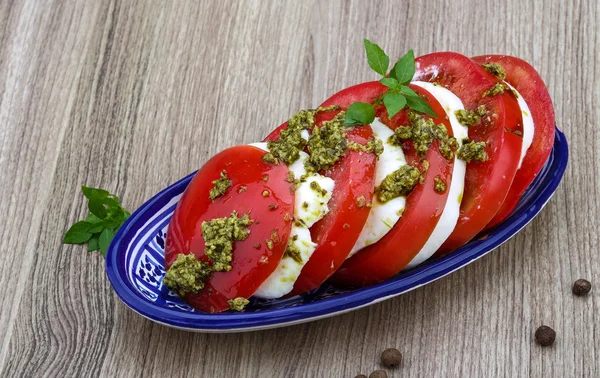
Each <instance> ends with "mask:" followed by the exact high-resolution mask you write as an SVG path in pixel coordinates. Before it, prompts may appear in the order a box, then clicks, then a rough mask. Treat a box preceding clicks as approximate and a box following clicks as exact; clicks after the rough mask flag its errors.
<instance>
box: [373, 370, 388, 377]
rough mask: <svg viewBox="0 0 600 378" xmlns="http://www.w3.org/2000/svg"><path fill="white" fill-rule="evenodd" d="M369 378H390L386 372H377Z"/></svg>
mask: <svg viewBox="0 0 600 378" xmlns="http://www.w3.org/2000/svg"><path fill="white" fill-rule="evenodd" d="M369 378H388V375H387V373H386V372H385V370H375V371H374V372H372V373H371V375H369Z"/></svg>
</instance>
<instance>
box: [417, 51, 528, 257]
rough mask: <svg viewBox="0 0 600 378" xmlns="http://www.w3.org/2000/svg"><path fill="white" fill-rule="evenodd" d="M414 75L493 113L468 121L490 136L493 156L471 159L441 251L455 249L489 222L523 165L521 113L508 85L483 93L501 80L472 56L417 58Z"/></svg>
mask: <svg viewBox="0 0 600 378" xmlns="http://www.w3.org/2000/svg"><path fill="white" fill-rule="evenodd" d="M415 65H416V68H417V73H416V75H415V80H423V81H429V82H437V83H439V84H441V85H443V86H445V87H446V88H447V89H449V90H450V91H452V92H453V93H454V94H455V95H457V96H458V97H459V98H460V99H461V100H462V102H463V104H464V106H465V109H476V108H477V107H478V106H479V105H485V106H486V108H487V110H488V112H489V114H490V115H491V116H490V117H489V119H488V120H487V121H486V122H482V123H484V124H483V125H482V124H480V125H477V126H471V127H469V138H470V139H471V140H474V141H477V142H480V141H483V142H486V145H487V147H486V152H487V154H488V160H487V161H485V162H470V163H468V164H467V173H466V178H465V191H464V195H463V200H462V204H461V210H460V216H459V220H458V223H457V225H456V227H455V229H454V231H453V232H452V234H451V235H450V237H449V238H448V240H446V242H445V243H444V244H443V245H442V247H441V248H440V250H439V251H438V254H444V253H448V252H451V251H453V250H454V249H456V248H458V247H460V246H462V245H463V244H465V243H466V242H468V241H469V240H471V239H472V238H473V237H474V236H475V235H477V233H479V232H480V231H481V230H483V228H484V227H485V226H486V225H487V224H488V223H489V222H490V220H491V219H492V218H493V217H494V216H495V215H496V213H497V212H498V210H499V209H500V206H501V205H502V203H503V202H504V199H505V198H506V195H507V193H508V190H509V188H510V185H511V183H512V180H513V178H514V177H515V173H516V171H517V168H518V165H519V158H520V153H521V144H522V138H521V137H519V136H517V135H516V134H515V133H517V134H518V133H519V132H520V133H521V135H522V132H523V130H522V123H523V122H522V118H521V112H520V109H519V105H518V103H517V100H516V99H515V98H514V97H513V95H512V94H511V93H510V92H508V91H506V92H505V93H503V94H499V95H496V96H491V97H489V96H488V97H483V93H484V92H485V91H487V90H488V89H490V88H491V87H492V86H493V85H494V84H496V83H497V82H498V79H497V78H496V77H494V76H493V75H492V74H490V73H488V72H487V71H485V70H484V69H483V68H481V66H479V65H478V64H477V63H475V62H474V61H472V60H471V59H470V58H468V57H466V56H464V55H461V54H456V53H451V52H442V53H434V54H429V55H424V56H421V57H419V58H417V59H415Z"/></svg>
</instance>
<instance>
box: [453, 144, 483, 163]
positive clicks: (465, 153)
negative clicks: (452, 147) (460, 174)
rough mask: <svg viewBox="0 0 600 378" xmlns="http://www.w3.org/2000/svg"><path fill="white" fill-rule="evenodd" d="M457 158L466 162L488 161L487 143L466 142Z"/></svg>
mask: <svg viewBox="0 0 600 378" xmlns="http://www.w3.org/2000/svg"><path fill="white" fill-rule="evenodd" d="M456 156H458V158H459V159H462V160H464V161H466V162H471V161H480V162H483V161H486V160H487V159H488V155H487V152H485V142H473V141H466V143H463V145H462V147H461V148H460V149H459V150H458V152H457V153H456Z"/></svg>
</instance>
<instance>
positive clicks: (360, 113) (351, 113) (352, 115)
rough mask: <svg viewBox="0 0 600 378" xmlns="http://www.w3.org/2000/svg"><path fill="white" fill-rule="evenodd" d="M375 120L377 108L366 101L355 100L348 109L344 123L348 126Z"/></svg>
mask: <svg viewBox="0 0 600 378" xmlns="http://www.w3.org/2000/svg"><path fill="white" fill-rule="evenodd" d="M374 120H375V108H373V105H371V104H367V103H365V102H355V103H353V104H352V105H350V106H349V107H348V110H346V118H345V119H344V124H346V125H348V126H358V125H369V124H371V123H372V122H373V121H374Z"/></svg>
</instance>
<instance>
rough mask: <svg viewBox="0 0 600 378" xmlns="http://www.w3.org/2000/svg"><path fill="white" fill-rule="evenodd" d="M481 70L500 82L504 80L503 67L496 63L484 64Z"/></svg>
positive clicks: (504, 72)
mask: <svg viewBox="0 0 600 378" xmlns="http://www.w3.org/2000/svg"><path fill="white" fill-rule="evenodd" d="M483 69H484V70H486V71H487V72H489V73H491V74H492V75H494V76H496V77H497V78H498V79H500V80H504V79H506V71H504V67H502V66H501V65H499V64H498V63H486V64H484V65H483Z"/></svg>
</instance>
